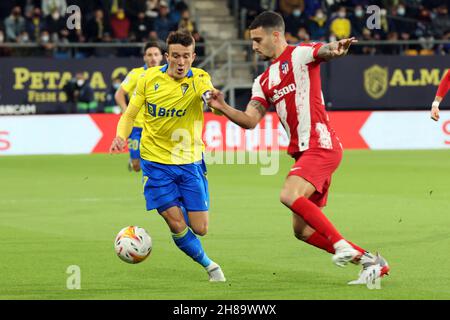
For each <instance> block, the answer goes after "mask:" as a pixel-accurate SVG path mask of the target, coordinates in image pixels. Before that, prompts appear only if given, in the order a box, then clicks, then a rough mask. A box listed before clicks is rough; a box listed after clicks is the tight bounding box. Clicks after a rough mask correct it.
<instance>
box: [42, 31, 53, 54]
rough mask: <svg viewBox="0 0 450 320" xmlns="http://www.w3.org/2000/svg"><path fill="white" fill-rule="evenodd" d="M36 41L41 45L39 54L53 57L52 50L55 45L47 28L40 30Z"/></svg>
mask: <svg viewBox="0 0 450 320" xmlns="http://www.w3.org/2000/svg"><path fill="white" fill-rule="evenodd" d="M38 43H39V44H40V46H41V55H42V56H45V57H49V58H50V57H53V51H54V49H55V45H54V44H53V43H52V41H51V38H50V32H48V31H47V30H42V32H41V34H40V37H39V40H38Z"/></svg>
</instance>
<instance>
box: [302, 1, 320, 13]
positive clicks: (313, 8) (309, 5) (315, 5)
mask: <svg viewBox="0 0 450 320" xmlns="http://www.w3.org/2000/svg"><path fill="white" fill-rule="evenodd" d="M319 9H322V0H308V1H306V2H305V16H306V17H313V16H314V15H315V14H316V13H317V10H319Z"/></svg>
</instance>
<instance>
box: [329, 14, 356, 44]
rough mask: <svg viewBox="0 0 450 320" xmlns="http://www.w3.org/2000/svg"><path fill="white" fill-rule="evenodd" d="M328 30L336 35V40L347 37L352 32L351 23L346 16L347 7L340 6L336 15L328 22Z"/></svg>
mask: <svg viewBox="0 0 450 320" xmlns="http://www.w3.org/2000/svg"><path fill="white" fill-rule="evenodd" d="M330 32H331V33H332V34H334V35H335V36H336V39H337V40H340V39H345V38H349V37H350V35H351V33H352V25H351V22H350V20H349V19H348V18H347V9H345V7H340V8H339V10H338V12H337V17H336V18H335V19H334V20H333V21H332V22H331V24H330Z"/></svg>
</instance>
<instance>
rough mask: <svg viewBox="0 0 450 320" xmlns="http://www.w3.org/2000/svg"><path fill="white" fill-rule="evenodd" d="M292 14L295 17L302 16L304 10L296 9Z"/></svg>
mask: <svg viewBox="0 0 450 320" xmlns="http://www.w3.org/2000/svg"><path fill="white" fill-rule="evenodd" d="M292 14H293V15H294V17H300V16H301V15H302V10H300V9H295V10H294V11H292Z"/></svg>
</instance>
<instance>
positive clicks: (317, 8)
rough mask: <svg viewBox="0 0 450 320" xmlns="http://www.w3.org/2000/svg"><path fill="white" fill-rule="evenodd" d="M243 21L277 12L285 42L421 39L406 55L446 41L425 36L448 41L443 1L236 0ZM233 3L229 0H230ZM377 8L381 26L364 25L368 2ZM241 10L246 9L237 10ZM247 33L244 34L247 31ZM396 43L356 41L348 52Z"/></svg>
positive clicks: (449, 20)
mask: <svg viewBox="0 0 450 320" xmlns="http://www.w3.org/2000/svg"><path fill="white" fill-rule="evenodd" d="M238 3H239V6H240V7H239V10H240V12H244V19H245V20H246V21H244V23H245V25H246V26H248V25H249V24H250V23H251V22H252V21H253V19H254V17H256V16H257V15H258V14H259V13H261V12H262V11H264V10H275V11H278V12H280V13H281V14H282V15H283V17H284V19H285V22H286V33H287V39H288V41H289V42H290V43H298V42H305V41H306V42H307V41H333V40H336V39H343V38H348V37H351V36H354V37H356V38H357V39H359V40H368V41H370V40H385V41H387V42H388V41H390V42H392V41H396V40H422V41H423V43H422V44H420V45H411V46H408V47H407V48H406V49H407V50H406V53H407V54H412V55H413V54H418V53H420V54H435V53H444V52H447V53H448V52H449V51H450V46H449V45H448V44H447V45H433V44H429V43H426V41H427V40H433V39H436V40H450V17H449V14H448V12H449V6H450V1H448V0H403V1H402V0H278V1H276V0H240V1H239V2H238ZM229 5H230V7H232V8H233V5H234V1H233V0H229ZM370 5H377V6H378V7H379V8H380V11H379V13H380V15H379V16H380V28H379V29H369V28H368V27H367V19H368V18H369V16H370V14H368V13H367V7H368V6H370ZM242 10H245V11H242ZM246 36H247V37H248V33H247V34H246ZM399 50H400V47H398V46H386V45H385V46H375V45H362V46H355V50H354V51H353V53H363V54H398V53H399Z"/></svg>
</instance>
